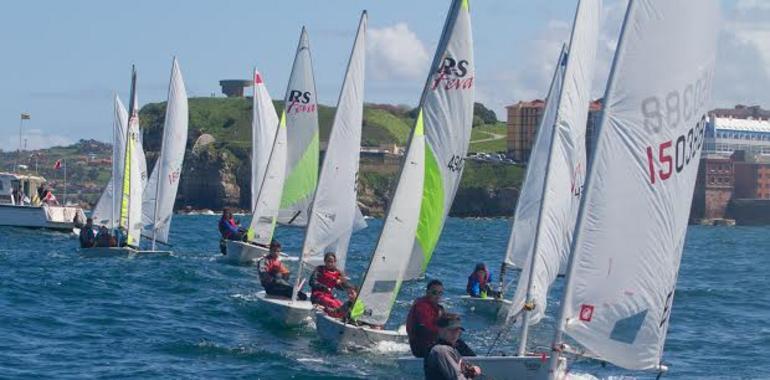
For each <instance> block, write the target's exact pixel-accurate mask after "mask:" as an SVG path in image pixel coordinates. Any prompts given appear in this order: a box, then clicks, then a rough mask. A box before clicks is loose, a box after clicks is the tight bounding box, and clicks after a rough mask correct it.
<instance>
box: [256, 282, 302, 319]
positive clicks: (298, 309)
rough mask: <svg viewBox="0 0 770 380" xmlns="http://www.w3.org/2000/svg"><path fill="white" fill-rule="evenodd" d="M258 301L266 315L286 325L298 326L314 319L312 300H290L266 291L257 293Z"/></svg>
mask: <svg viewBox="0 0 770 380" xmlns="http://www.w3.org/2000/svg"><path fill="white" fill-rule="evenodd" d="M257 302H258V303H259V306H260V309H261V310H263V311H265V315H267V316H268V317H270V318H271V319H273V320H276V321H278V322H280V323H281V324H282V325H284V326H286V327H298V326H302V325H305V324H307V323H308V322H310V321H312V318H313V304H312V303H310V301H299V300H294V301H292V300H290V299H287V298H283V297H273V296H268V295H267V294H266V293H265V292H264V291H261V292H259V293H257Z"/></svg>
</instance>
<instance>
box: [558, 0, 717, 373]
mask: <svg viewBox="0 0 770 380" xmlns="http://www.w3.org/2000/svg"><path fill="white" fill-rule="evenodd" d="M715 25H720V23H719V3H718V2H717V1H713V0H631V1H630V3H629V8H628V10H627V13H626V18H625V21H624V23H623V28H622V32H621V37H620V40H619V43H618V49H617V51H616V53H615V60H614V63H613V66H612V67H613V68H612V72H611V74H610V79H609V81H608V86H607V92H606V95H605V108H604V115H603V118H602V123H601V125H600V128H599V131H598V140H597V144H596V150H595V151H594V155H593V160H592V164H591V167H590V169H589V173H588V178H587V181H586V187H585V193H584V199H583V201H582V203H581V205H580V213H579V217H578V222H577V227H576V229H575V241H574V243H573V253H572V256H571V258H570V264H569V267H568V272H567V277H568V278H567V284H566V288H565V294H564V299H563V301H562V310H561V314H560V316H559V319H558V329H557V336H556V338H555V342H554V344H555V346H556V345H559V344H562V339H561V333H562V332H565V333H567V334H568V335H569V336H570V337H572V338H574V339H575V341H577V342H578V343H579V344H581V345H582V346H584V347H585V348H586V349H587V350H588V351H590V352H591V353H593V354H594V355H596V356H598V357H599V358H601V359H602V360H605V361H608V362H610V363H613V364H615V365H618V366H620V367H623V368H627V369H635V370H644V369H656V368H659V367H658V366H659V363H660V358H661V355H662V352H663V345H664V342H665V338H666V331H667V329H668V322H669V315H670V312H671V306H672V302H673V296H674V289H675V287H676V281H677V276H678V272H679V263H680V259H681V254H682V249H683V246H684V241H685V234H686V231H687V221H688V217H689V213H690V203H691V201H692V196H693V187H694V185H695V179H696V175H697V171H698V163H699V161H700V152H701V147H702V145H703V138H704V126H705V123H706V112H707V107H708V103H709V101H710V93H711V87H712V79H713V74H714V64H715V55H716V52H715V50H716V40H717V33H718V30H719V28H715V27H714V26H715ZM554 356H556V355H554Z"/></svg>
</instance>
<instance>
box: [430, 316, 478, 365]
mask: <svg viewBox="0 0 770 380" xmlns="http://www.w3.org/2000/svg"><path fill="white" fill-rule="evenodd" d="M436 325H437V327H438V340H437V341H436V344H435V345H434V346H433V347H432V348H431V349H430V352H429V353H428V355H427V356H426V357H425V360H423V371H424V372H425V379H426V380H450V379H451V380H455V379H473V378H476V377H479V376H481V368H479V367H478V366H475V365H473V364H470V363H468V362H465V361H464V360H463V355H462V354H461V353H460V351H459V350H458V349H457V348H456V346H457V342H458V341H460V335H461V334H462V332H463V331H464V330H465V329H464V328H463V326H462V323H461V321H460V316H459V315H457V314H453V313H445V314H444V315H442V316H441V317H440V318H439V319H438V321H436Z"/></svg>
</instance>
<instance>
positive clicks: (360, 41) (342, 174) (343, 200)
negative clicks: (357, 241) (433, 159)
mask: <svg viewBox="0 0 770 380" xmlns="http://www.w3.org/2000/svg"><path fill="white" fill-rule="evenodd" d="M366 20H367V16H366V12H364V13H363V14H362V15H361V21H360V22H359V24H358V32H357V33H356V38H355V41H354V43H353V50H352V51H351V53H350V60H349V62H348V68H347V71H346V73H345V79H344V80H343V82H342V89H341V90H340V97H339V100H338V101H337V112H336V113H335V115H334V123H333V124H332V129H331V132H330V134H329V143H328V144H327V148H326V154H325V155H324V162H323V166H321V174H320V175H319V178H318V188H317V189H316V192H315V196H314V197H313V204H312V206H311V207H310V210H311V214H310V220H309V221H308V225H307V231H306V232H305V242H304V245H303V248H302V259H303V261H305V262H307V263H309V264H310V265H318V264H321V263H322V262H323V255H324V253H326V252H335V253H336V256H337V266H338V267H339V268H341V269H344V268H345V259H346V257H347V246H348V242H349V240H350V235H351V234H352V233H353V228H354V223H355V219H356V213H357V212H358V210H357V209H358V203H357V202H356V187H357V185H358V184H357V181H356V180H357V177H358V161H359V159H360V158H359V156H360V154H361V127H362V123H363V116H364V63H365V60H364V58H365V54H366V22H367V21H366Z"/></svg>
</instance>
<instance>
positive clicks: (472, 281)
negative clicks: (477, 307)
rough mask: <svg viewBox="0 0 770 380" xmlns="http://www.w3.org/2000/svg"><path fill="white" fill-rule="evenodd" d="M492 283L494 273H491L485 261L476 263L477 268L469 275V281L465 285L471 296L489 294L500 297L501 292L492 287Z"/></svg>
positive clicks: (477, 296) (485, 295)
mask: <svg viewBox="0 0 770 380" xmlns="http://www.w3.org/2000/svg"><path fill="white" fill-rule="evenodd" d="M491 283H492V274H490V273H489V270H488V269H487V265H486V264H484V263H478V264H476V269H474V270H473V273H471V275H470V276H468V283H467V285H465V292H466V293H468V295H469V296H471V297H476V298H487V296H492V297H495V298H497V297H499V296H500V292H497V291H495V290H493V289H492V286H490V285H489V284H491Z"/></svg>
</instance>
